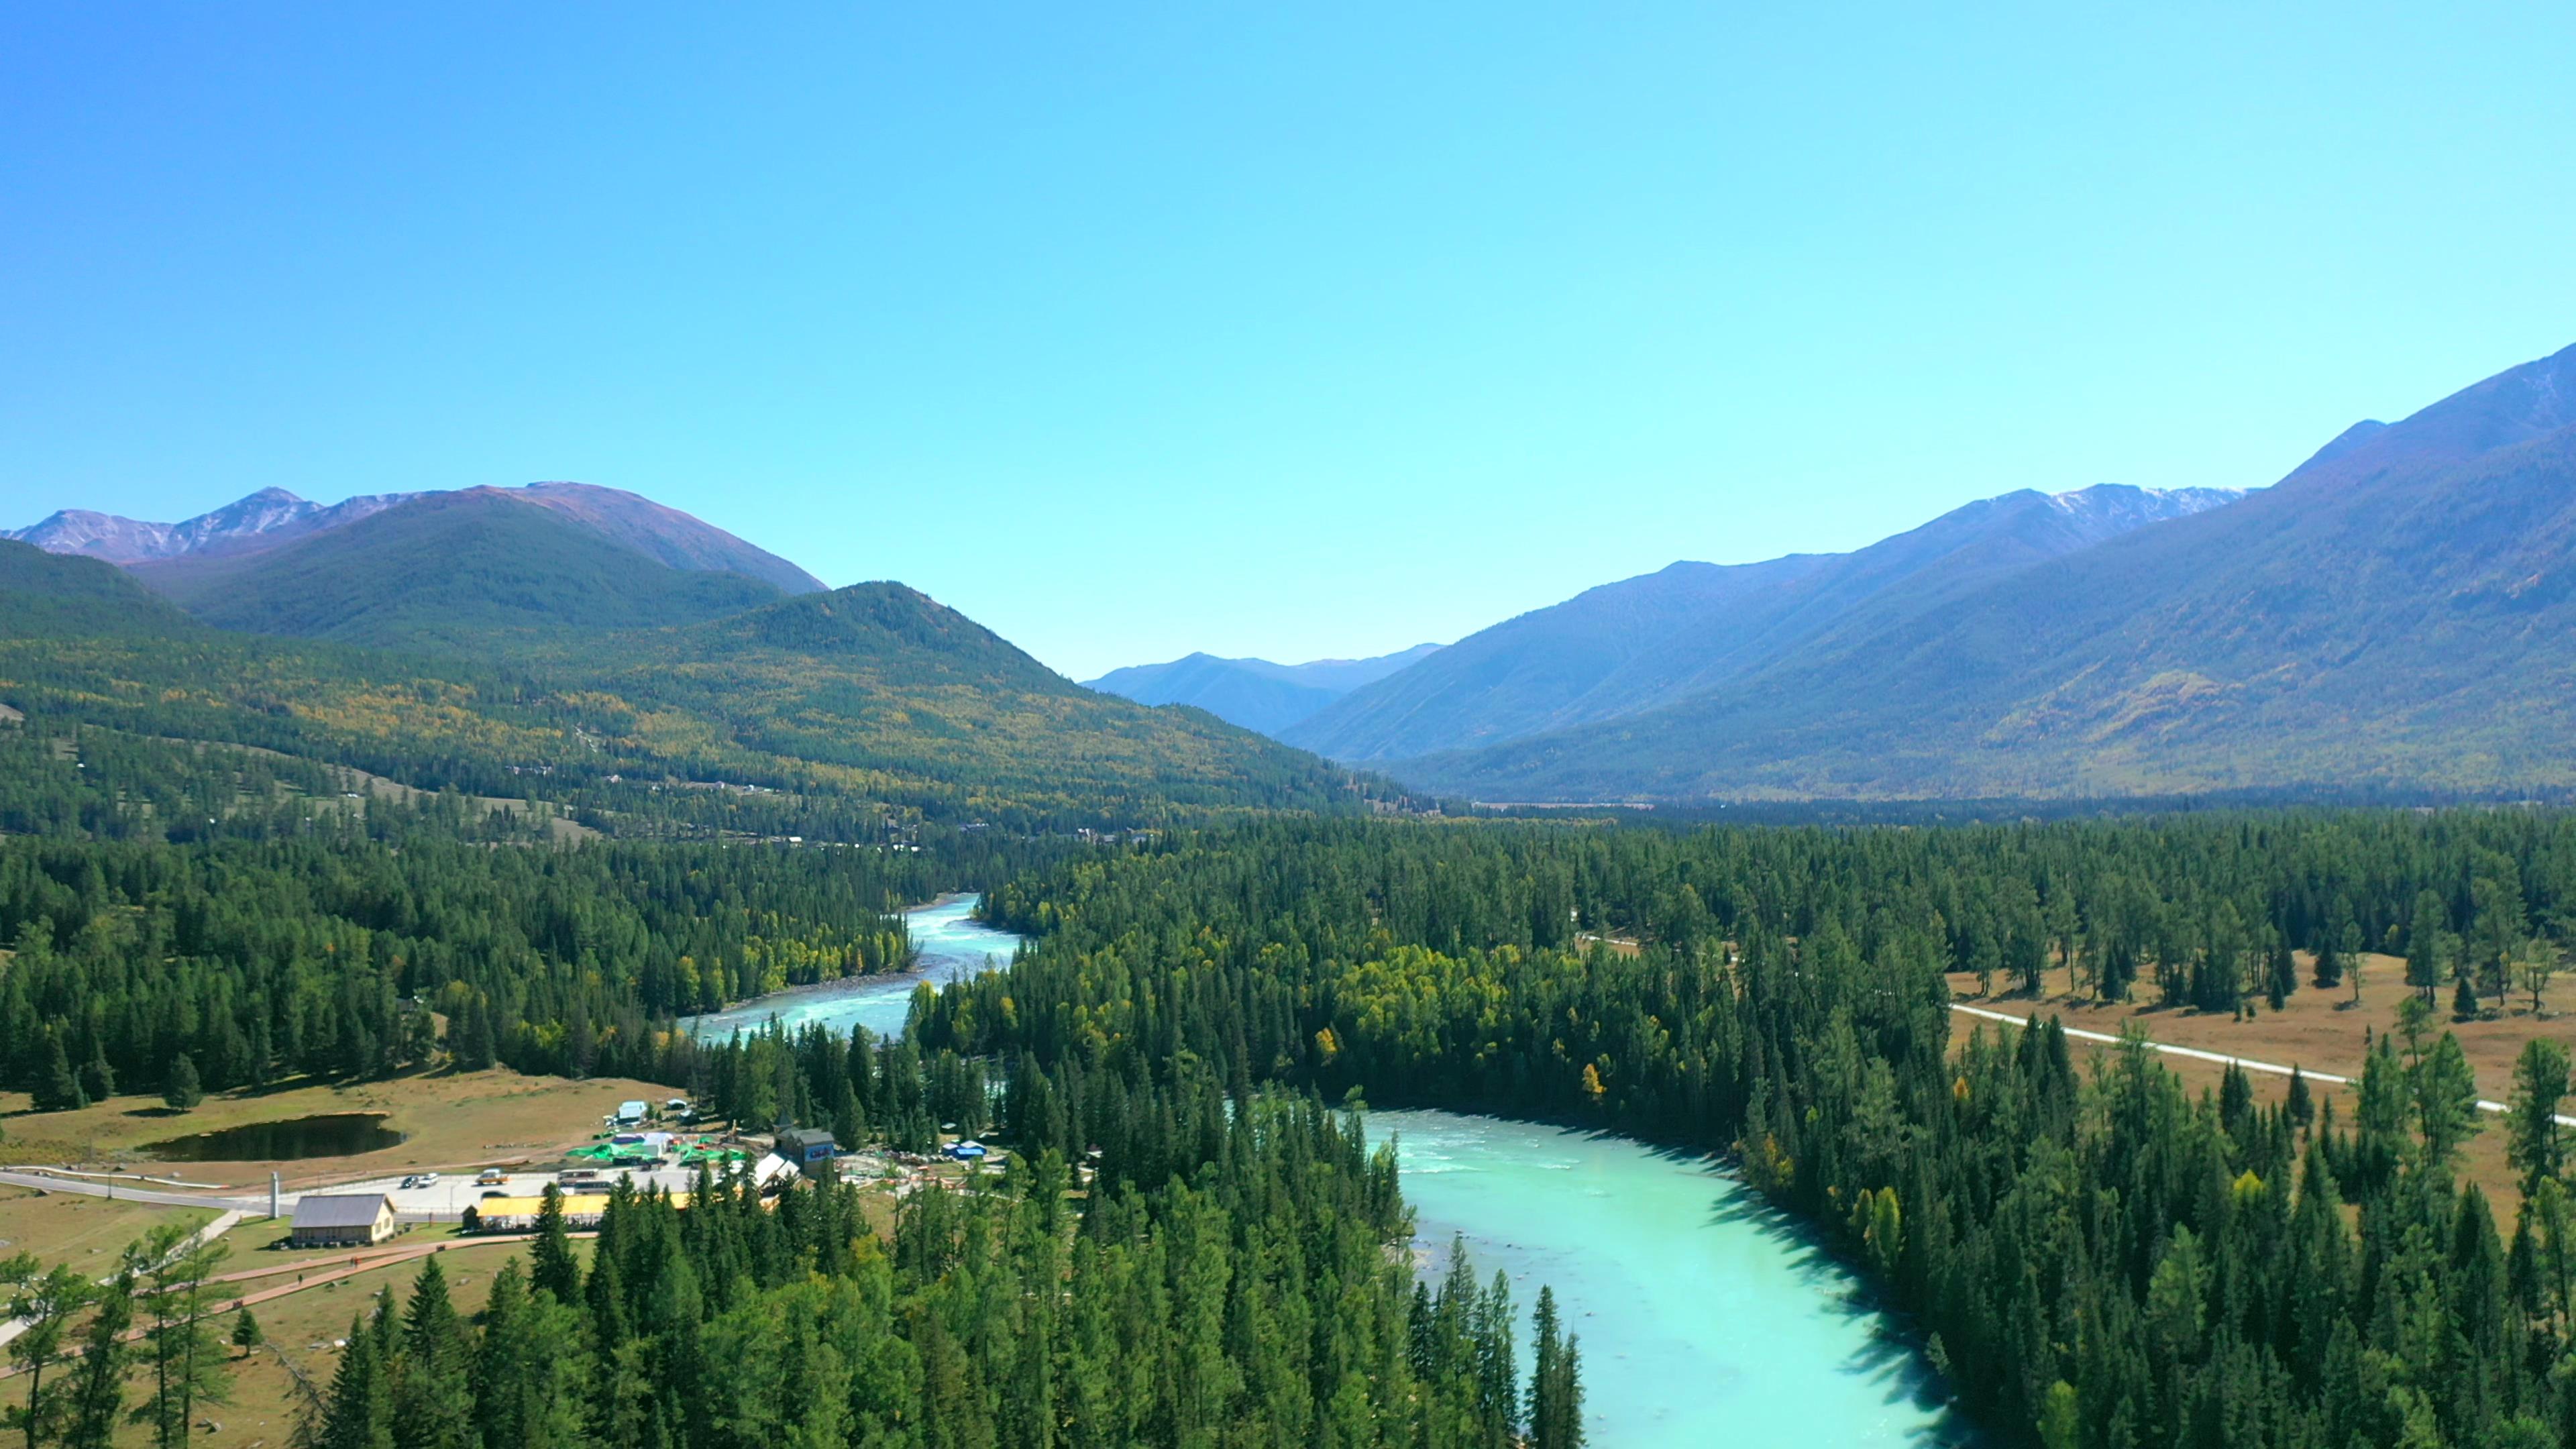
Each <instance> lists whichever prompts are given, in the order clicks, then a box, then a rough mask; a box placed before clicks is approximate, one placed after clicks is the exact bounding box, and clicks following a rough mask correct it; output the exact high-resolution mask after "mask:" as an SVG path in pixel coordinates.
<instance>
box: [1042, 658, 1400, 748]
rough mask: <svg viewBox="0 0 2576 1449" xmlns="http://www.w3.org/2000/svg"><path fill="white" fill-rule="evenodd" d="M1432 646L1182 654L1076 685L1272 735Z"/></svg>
mask: <svg viewBox="0 0 2576 1449" xmlns="http://www.w3.org/2000/svg"><path fill="white" fill-rule="evenodd" d="M1439 650H1440V646H1439V645H1437V644H1416V645H1414V646H1413V647H1412V648H1410V649H1404V650H1399V651H1397V652H1396V653H1393V654H1381V655H1378V656H1377V657H1375V658H1372V659H1311V660H1308V661H1307V662H1305V663H1303V664H1274V663H1272V662H1271V661H1269V660H1267V659H1220V658H1218V657H1217V656H1215V655H1213V654H1189V655H1185V656H1183V657H1182V658H1179V659H1175V660H1172V661H1170V662H1169V663H1164V664H1131V665H1128V666H1127V667H1125V668H1123V669H1113V670H1111V671H1109V672H1108V673H1107V674H1104V675H1102V676H1100V677H1099V678H1098V679H1094V680H1089V681H1087V682H1086V683H1085V686H1084V687H1086V688H1089V689H1097V690H1100V691H1101V692H1103V693H1105V694H1115V695H1121V696H1123V697H1125V698H1128V699H1132V700H1135V701H1136V702H1137V703H1139V704H1153V705H1162V704H1186V705H1190V706H1193V707H1195V708H1198V709H1203V710H1206V711H1207V712H1208V713H1210V714H1212V715H1215V716H1216V717H1217V718H1219V719H1222V720H1224V721H1226V722H1227V723H1229V724H1238V725H1241V726H1243V727H1244V728H1245V729H1248V730H1257V731H1259V732H1260V733H1262V734H1266V735H1276V734H1278V733H1279V732H1280V731H1281V730H1283V729H1286V728H1287V727H1288V726H1290V725H1293V724H1295V723H1296V722H1297V721H1299V720H1302V719H1304V718H1305V717H1306V716H1308V715H1311V714H1313V713H1314V712H1315V711H1317V710H1319V709H1322V708H1323V707H1324V706H1326V705H1328V704H1331V703H1332V702H1333V701H1334V700H1337V699H1339V698H1341V697H1342V696H1343V695H1345V694H1347V693H1349V692H1350V691H1351V690H1353V689H1357V688H1359V687H1360V686H1362V685H1364V684H1368V683H1371V682H1373V681H1375V680H1379V679H1383V678H1385V677H1386V676H1387V675H1389V674H1392V673H1394V672H1395V671H1397V670H1399V669H1402V668H1405V667H1406V666H1408V665H1411V664H1414V663H1416V662H1418V661H1420V660H1422V659H1424V658H1427V657H1429V656H1430V655H1433V654H1436V653H1438V652H1439Z"/></svg>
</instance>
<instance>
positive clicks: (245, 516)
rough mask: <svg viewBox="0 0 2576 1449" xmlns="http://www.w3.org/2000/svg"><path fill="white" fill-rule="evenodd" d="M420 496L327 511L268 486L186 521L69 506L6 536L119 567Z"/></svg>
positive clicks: (354, 517) (232, 548)
mask: <svg viewBox="0 0 2576 1449" xmlns="http://www.w3.org/2000/svg"><path fill="white" fill-rule="evenodd" d="M417 496H419V495H417V494H412V493H378V494H372V495H369V496H366V497H362V498H351V499H348V500H346V501H345V502H341V503H334V504H327V505H326V504H320V503H313V502H309V501H307V500H305V499H302V498H298V497H296V496H295V495H294V494H292V493H289V492H287V491H286V490H285V489H283V488H262V489H261V490H259V491H258V492H256V493H253V494H250V495H249V496H247V497H244V498H239V499H235V500H234V501H233V502H231V503H227V504H225V505H224V506H223V507H221V508H217V509H214V510H212V511H210V512H206V513H200V514H198V515H197V516H196V517H194V518H191V519H187V520H185V521H183V522H179V523H145V522H142V521H140V520H138V519H132V518H120V517H118V516H116V515H115V514H112V513H94V512H91V511H90V510H89V509H86V508H66V509H64V510H62V511H61V512H59V513H56V514H54V515H53V516H51V517H49V518H47V519H45V520H44V521H43V522H41V523H37V524H33V525H31V526H29V527H26V528H15V529H4V530H0V537H5V538H14V539H17V540H18V541H20V542H22V543H32V544H34V545H35V546H36V547H38V548H41V549H43V550H44V551H45V552H47V553H77V554H86V555H88V556H89V557H91V558H100V559H105V560H107V561H108V562H109V563H112V564H133V563H143V562H146V561H148V560H152V559H165V558H178V557H181V556H183V555H188V554H222V553H231V552H236V551H239V550H242V549H247V548H259V547H265V546H267V545H270V544H276V543H284V542H286V541H288V540H290V539H294V538H300V537H302V536H304V535H305V534H308V533H318V532H321V531H323V530H325V529H331V528H338V527H341V526H342V525H345V524H351V523H355V522H357V521H358V520H359V519H362V518H365V517H367V516H369V515H370V514H374V513H378V512H381V511H383V510H384V509H387V508H391V507H392V506H394V505H395V504H397V503H400V502H403V501H404V500H406V499H409V498H414V497H417Z"/></svg>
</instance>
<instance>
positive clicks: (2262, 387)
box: [0, 3, 2576, 677]
mask: <svg viewBox="0 0 2576 1449" xmlns="http://www.w3.org/2000/svg"><path fill="white" fill-rule="evenodd" d="M383 9H384V8H383V7H375V6H338V7H330V8H327V9H325V8H316V9H314V10H312V11H310V12H308V13H301V14H298V13H295V12H294V11H293V10H292V9H291V8H290V7H285V6H268V5H262V6H250V7H235V6H207V5H196V6H185V7H178V6H172V7H153V6H109V7H84V6H69V5H22V6H15V7H10V8H9V9H8V10H6V11H5V12H0V338H5V343H0V524H8V525H17V524H24V523H29V522H33V521H34V520H35V519H36V518H38V517H40V516H41V515H43V514H45V513H47V512H50V511H51V510H53V509H54V508H56V507H61V506H66V505H77V506H89V507H94V508H100V509H105V510H109V511H113V512H121V513H127V514H132V515H137V516H142V517H147V518H163V519H167V518H177V517H182V516H185V515H187V514H190V513H195V512H199V511H202V510H203V509H205V508H208V507H211V506H214V505H216V504H219V503H222V502H225V501H228V500H229V499H231V498H234V497H236V496H238V495H240V494H242V493H245V492H248V491H250V490H251V489H253V488H257V487H262V486H267V485H277V486H281V487H285V488H289V489H293V490H294V491H296V492H298V493H302V494H304V495H306V496H308V497H313V498H319V499H324V500H330V499H336V498H339V497H343V496H346V495H348V494H350V493H357V492H382V491H392V490H404V489H421V488H447V487H460V486H466V485H471V484H479V483H499V484H515V483H520V482H525V481H528V480H531V479H540V478H572V479H580V480H584V481H588V482H594V483H602V484H608V485H612V486H616V487H623V488H631V489H635V490H637V491H639V492H643V493H646V494H649V495H651V496H653V497H655V498H658V499H661V500H663V501H665V502H668V503H671V504H673V505H674V506H677V507H680V508H684V509H687V510H689V511H691V512H694V513H697V514H699V515H701V516H703V517H705V518H707V519H708V520H710V521H712V522H714V523H717V524H719V525H721V526H723V527H725V528H729V529H732V530H733V531H735V532H737V533H740V534H741V535H743V536H744V537H746V538H749V539H751V540H752V541H754V542H756V543H759V544H761V545H763V546H765V547H768V548H770V549H773V550H775V551H777V552H780V553H783V554H786V555H788V556H789V557H792V558H794V559H796V560H797V561H799V562H801V563H803V564H804V565H806V566H807V567H808V568H810V569H812V570H813V571H814V572H815V573H817V574H819V575H821V576H822V577H823V578H824V579H825V580H827V581H828V582H831V583H834V584H842V583H848V582H852V581H855V580H859V579H867V578H883V577H893V578H900V579H903V580H905V581H907V582H909V583H912V584H914V585H916V586H919V587H921V588H924V589H926V590H928V591H929V592H930V593H932V594H933V595H935V596H937V597H938V598H940V599H942V600H944V601H946V602H948V603H951V604H954V605H956V606H957V607H959V608H962V609H964V610H965V611H966V612H968V613H969V614H971V615H973V616H975V617H976V618H978V619H980V620H983V621H984V622H986V623H988V624H990V625H991V626H993V627H994V628H995V629H997V630H999V631H1000V632H1002V633H1003V634H1004V635H1006V636H1008V637H1010V638H1011V639H1013V640H1015V641H1017V642H1019V643H1020V644H1022V645H1023V646H1025V647H1027V648H1028V649H1029V650H1030V651H1031V652H1033V653H1035V654H1036V655H1038V657H1040V658H1042V659H1044V660H1046V661H1047V662H1048V663H1050V664H1053V665H1055V666H1057V667H1058V668H1060V669H1063V670H1065V671H1066V672H1068V673H1071V674H1074V675H1076V676H1084V677H1087V676H1088V675H1090V674H1093V673H1096V672H1098V671H1100V670H1102V669H1104V668H1107V667H1109V666H1112V665H1116V664H1122V663H1133V662H1140V661H1145V660H1153V659H1160V658H1166V657H1170V656H1172V655H1176V654H1179V653H1183V652H1186V651H1188V650H1190V649H1193V648H1204V649H1208V650H1211V651H1214V652H1219V653H1258V654H1265V655H1269V656H1272V657H1275V658H1282V659H1301V658H1306V657H1310V656H1315V655H1325V654H1361V653H1374V652H1378V651H1382V650H1387V649H1392V648H1397V647H1400V646H1403V645H1408V644H1411V643H1414V642H1416V641H1417V640H1421V639H1426V638H1432V639H1448V638H1453V637H1455V636H1457V635H1459V634H1462V633H1465V632H1469V631H1471V630H1473V629H1475V628H1477V627H1479V626H1481V625H1484V624H1487V623H1490V622H1493V621H1494V620H1496V619H1498V618H1501V617H1504V616H1507V615H1510V614H1512V613H1516V612H1518V611H1520V610H1523V609H1527V608H1531V607H1535V606H1538V605H1542V604H1546V603H1550V602H1553V601H1555V600H1557V599H1560V598H1563V597H1565V596H1567V595H1569V594H1571V593H1573V592H1576V591H1577V590H1579V589H1582V588H1584V587H1587V586H1589V585H1591V584H1594V583H1599V582H1603V581H1606V580H1609V579H1613V578H1618V577H1623V576H1626V575H1629V574H1634V573H1639V572H1642V571H1646V570H1649V569H1653V568H1657V567H1660V566H1662V565H1663V564H1665V563H1667V562H1670V561H1671V560H1673V559H1675V558H1700V559H1711V560H1717V561H1721V562H1725V561H1741V560H1749V559H1756V558H1762V557H1767V556H1770V555H1773V554H1777V553H1781V552H1785V551H1790V550H1816V549H1841V548H1850V547H1854V546H1857V545H1859V544H1862V543H1865V542H1868V541H1869V540H1871V539H1873V538H1876V537H1879V536H1882V535H1884V534H1887V533H1889V532H1892V531H1895V530H1897V529H1900V528H1903V527H1910V526H1912V525H1913V524H1915V523H1918V522H1920V521H1922V520H1923V519H1925V518H1928V517H1930V516H1932V515H1933V514H1936V513H1938V512H1941V511H1942V510H1944V509H1947V508H1949V507H1952V506H1954V505H1956V504H1958V503H1960V502H1963V501H1965V500H1967V499H1970V498H1976V497H1981V496H1986V495H1990V494H1994V493H1999V492H2003V491H2006V490H2009V489H2014V488H2023V487H2034V488H2042V489H2050V490H2055V489H2061V488H2068V487H2077V486H2081V485H2084V484H2088V483H2093V482H2099V481H2121V482H2131V483H2141V484H2151V485H2184V484H2233V485H2247V484H2260V483H2264V482H2267V481H2269V480H2270V479H2272V478H2274V477H2276V476H2278V475H2279V474H2280V473H2282V472H2283V471H2285V470H2286V469H2287V468H2289V467H2290V466H2292V465H2293V464H2295V463H2296V462H2297V461H2298V460H2299V459H2300V458H2301V457H2302V456H2303V455H2304V454H2305V453H2307V452H2308V451H2309V450H2310V449H2312V448H2313V447H2315V446H2316V445H2317V444H2318V443H2321V442H2322V441H2324V440H2325V439H2326V438H2327V437H2329V436H2331V435H2332V434H2333V433H2335V432H2336V431H2337V430H2339V429H2341V428H2342V427H2343V426H2344V425H2346V424H2347V423H2349V422H2351V421H2353V420H2354V419H2356V418H2359V417H2362V416H2365V415H2376V416H2393V415H2396V414H2401V413H2403V412H2405V411H2408V410H2409V409H2411V408H2413V407H2416V406H2419V405H2421V404H2423V403H2425V402H2427V401H2430V400H2431V399H2433V398H2434V397H2437V396H2439V395H2441V394H2443V393H2445V392H2448V391H2450V390H2452V389H2453V388H2456V387H2458V386H2461V385H2463V384H2466V383H2468V382H2471V381H2473V380H2475V379H2477V378H2479V377H2482V376H2484V375H2486V374H2488V373H2491V372H2494V371H2497V370H2500V369H2502V368H2504V367H2506V366H2509V365H2511V364H2513V363H2516V362H2520V361H2523V360H2525V359H2528V358H2531V357H2534V356H2539V355H2542V354H2544V353H2547V352H2550V351H2554V350H2555V349H2557V348H2559V347H2561V346H2564V345H2566V344H2567V343H2569V342H2571V341H2576V265H2571V256H2572V255H2576V254H2571V251H2570V242H2571V238H2576V84H2571V83H2570V80H2569V77H2570V76H2576V7H2568V6H2565V5H2563V4H2552V5H2529V6H2515V5H2502V4H2500V5H2489V6H2479V7H2452V6H2433V5H2425V6H2421V7H2410V8H2405V9H2399V8H2390V7H2380V6H2371V5H2362V4H2353V3H2338V4H2332V5H2323V4H2320V5H2310V6H2274V5H2263V6H2246V5H2241V4H2227V5H2208V6H2201V5H2185V6H2136V7H2116V8H2115V7H2105V6H2068V5H2033V6H2029V7H2024V8H2004V7H1948V6H1918V5H1886V6H1857V5H1825V6H1764V7H1759V8H1756V7H1720V6H1711V5H1706V4H1636V5H1626V6H1618V7H1567V6H1547V7H1523V6H1514V5H1502V6H1497V5H1493V4H1490V3H1486V4H1476V5H1456V6H1435V5H1403V6H1385V5H1365V6H1332V5H1324V4H1303V5H1273V6H1246V5H1225V4H1217V5H1210V4H1205V3H1194V4H1186V5H1174V6H1171V7H1169V8H1163V9H1154V8H1141V7H1091V6H1061V5H1057V6H1043V7H1039V6H1026V7H1023V6H1012V5H999V4H978V5H962V6H959V5H946V6H942V5H917V4H916V5H901V6H867V7H859V6H850V5H835V6H813V7H806V8H804V9H801V10H797V9H794V8H791V7H740V6H722V7H717V6H686V7H670V8H656V7H651V6H641V5H617V6H606V5H601V6H587V7H585V6H572V5H563V6H556V5H543V6H513V7H499V6H486V7H458V6H425V7H420V8H418V9H416V10H414V11H412V12H410V13H408V14H394V13H381V12H382V11H383Z"/></svg>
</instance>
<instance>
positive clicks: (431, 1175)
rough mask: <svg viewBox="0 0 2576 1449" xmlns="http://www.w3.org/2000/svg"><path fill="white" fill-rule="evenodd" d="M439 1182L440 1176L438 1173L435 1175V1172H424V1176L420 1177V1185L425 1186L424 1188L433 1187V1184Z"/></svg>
mask: <svg viewBox="0 0 2576 1449" xmlns="http://www.w3.org/2000/svg"><path fill="white" fill-rule="evenodd" d="M437 1181H438V1174H437V1173H435V1172H424V1173H422V1174H421V1175H420V1185H421V1186H423V1187H429V1186H432V1185H433V1184H435V1183H436V1182H437Z"/></svg>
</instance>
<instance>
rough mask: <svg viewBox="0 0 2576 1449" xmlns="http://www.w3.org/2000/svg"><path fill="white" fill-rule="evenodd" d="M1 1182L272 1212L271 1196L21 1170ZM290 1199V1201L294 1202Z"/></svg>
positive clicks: (3, 1175)
mask: <svg viewBox="0 0 2576 1449" xmlns="http://www.w3.org/2000/svg"><path fill="white" fill-rule="evenodd" d="M0 1183H6V1184H8V1185H9V1186H11V1187H36V1188H42V1189H44V1190H45V1191H47V1192H78V1193H86V1194H88V1195H89V1196H91V1197H112V1198H115V1199H116V1200H117V1201H119V1202H139V1203H149V1204H151V1205H152V1206H154V1207H209V1208H213V1209H214V1210H215V1211H217V1212H224V1211H228V1210H231V1209H236V1208H238V1209H239V1210H241V1211H243V1212H246V1213H265V1212H267V1211H268V1194H267V1193H265V1192H263V1193H260V1194H259V1195H258V1196H256V1197H243V1196H238V1195H236V1196H219V1195H216V1194H212V1193H203V1192H170V1191H167V1190H166V1189H162V1188H153V1187H135V1186H133V1185H131V1184H129V1183H124V1182H107V1181H101V1180H99V1179H98V1178H95V1177H64V1176H58V1175H56V1174H54V1173H50V1172H29V1171H24V1170H20V1169H15V1168H13V1169H9V1170H6V1171H0ZM293 1200H294V1199H292V1198H289V1199H287V1201H289V1202H292V1201H293Z"/></svg>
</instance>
